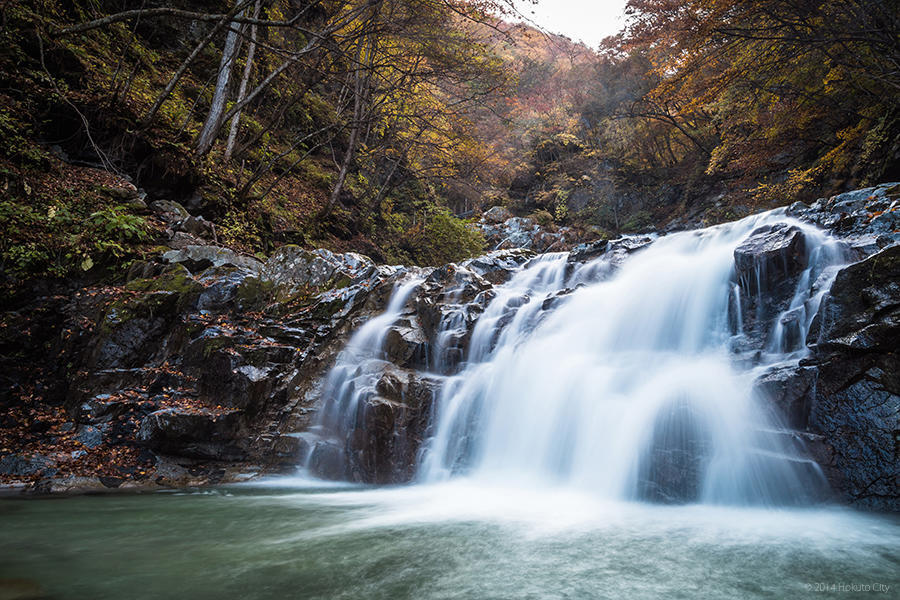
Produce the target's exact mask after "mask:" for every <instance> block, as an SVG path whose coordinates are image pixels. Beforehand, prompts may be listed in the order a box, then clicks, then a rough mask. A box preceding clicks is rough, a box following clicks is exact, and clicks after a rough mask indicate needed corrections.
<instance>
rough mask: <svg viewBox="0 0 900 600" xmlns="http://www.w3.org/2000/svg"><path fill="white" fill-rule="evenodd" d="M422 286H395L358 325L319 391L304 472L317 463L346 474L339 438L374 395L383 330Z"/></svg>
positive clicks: (383, 360) (335, 474)
mask: <svg viewBox="0 0 900 600" xmlns="http://www.w3.org/2000/svg"><path fill="white" fill-rule="evenodd" d="M421 283H422V280H421V279H412V280H409V281H406V282H403V283H401V284H398V285H397V286H395V288H394V291H393V293H392V295H391V299H390V302H389V303H388V307H387V309H385V311H384V312H383V313H382V314H380V315H378V316H377V317H375V318H373V319H370V320H369V321H367V322H366V323H365V324H363V326H362V327H360V328H359V329H358V330H357V331H356V333H354V334H353V336H352V337H351V338H350V341H349V342H348V343H347V346H346V347H345V348H344V349H343V350H342V351H341V353H340V354H339V355H338V358H337V361H336V363H335V366H334V367H333V368H332V369H331V370H330V371H329V373H328V376H327V378H326V380H325V385H324V388H323V390H322V397H323V398H324V400H325V401H324V403H323V406H322V409H321V410H320V411H319V413H318V415H317V417H316V421H315V423H314V425H313V426H312V427H311V428H310V429H309V431H308V432H307V435H306V437H307V452H306V456H305V458H304V461H303V462H304V463H305V465H306V466H307V467H309V466H311V464H312V463H313V462H318V463H320V466H319V469H318V470H319V471H321V472H327V473H330V474H331V475H332V476H333V478H337V479H340V478H343V476H344V475H345V471H346V465H345V464H344V457H343V453H344V448H343V446H344V443H343V442H344V439H345V438H346V437H347V435H348V434H349V432H350V431H352V430H353V428H354V425H355V423H356V421H357V418H358V415H359V407H360V404H361V403H362V402H363V401H365V399H366V398H367V397H369V396H371V395H372V394H373V393H374V388H375V384H376V383H377V381H378V378H379V377H380V376H381V374H382V373H383V367H384V366H385V365H386V364H387V362H388V361H387V357H386V356H385V353H384V342H385V338H386V336H387V334H388V330H389V329H390V327H391V326H392V325H393V324H394V323H395V322H396V321H397V319H398V318H399V317H400V315H401V313H402V312H403V309H404V307H405V306H406V303H407V301H408V300H409V298H410V296H411V295H412V293H413V291H414V290H415V289H416V287H417V286H419V285H421ZM321 463H327V464H325V465H322V464H321Z"/></svg>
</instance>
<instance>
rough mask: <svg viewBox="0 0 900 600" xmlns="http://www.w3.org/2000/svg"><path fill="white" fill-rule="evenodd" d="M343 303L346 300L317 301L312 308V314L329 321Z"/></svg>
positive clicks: (342, 306)
mask: <svg viewBox="0 0 900 600" xmlns="http://www.w3.org/2000/svg"><path fill="white" fill-rule="evenodd" d="M345 305H346V302H344V301H343V300H340V299H337V300H332V301H331V302H319V303H318V304H316V306H315V308H313V311H312V316H313V318H316V319H321V320H323V321H330V320H331V319H332V318H333V317H334V315H336V314H337V313H339V312H340V311H341V309H342V308H344V306H345Z"/></svg>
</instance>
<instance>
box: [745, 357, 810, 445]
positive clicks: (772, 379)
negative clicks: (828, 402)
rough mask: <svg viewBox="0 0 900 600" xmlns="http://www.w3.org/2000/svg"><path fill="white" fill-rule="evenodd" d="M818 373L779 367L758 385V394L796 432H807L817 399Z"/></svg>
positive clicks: (803, 368)
mask: <svg viewBox="0 0 900 600" xmlns="http://www.w3.org/2000/svg"><path fill="white" fill-rule="evenodd" d="M815 384H816V370H815V369H814V368H811V367H775V368H773V369H770V370H769V371H768V372H766V373H765V374H763V375H762V376H761V377H759V378H758V379H757V380H756V381H755V382H754V392H755V394H756V395H757V396H758V397H759V398H760V399H762V400H763V401H765V402H767V403H769V404H770V405H771V406H772V407H773V408H774V409H775V411H776V412H777V414H778V415H779V416H780V417H781V419H782V421H783V423H784V424H785V425H787V426H788V427H791V428H792V429H796V430H800V431H805V430H807V429H808V427H809V413H810V410H811V408H812V404H813V400H814V397H815Z"/></svg>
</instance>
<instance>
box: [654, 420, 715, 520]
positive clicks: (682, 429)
mask: <svg viewBox="0 0 900 600" xmlns="http://www.w3.org/2000/svg"><path fill="white" fill-rule="evenodd" d="M709 458H710V439H709V433H708V432H707V431H706V430H705V429H704V428H703V427H702V426H701V424H700V422H699V419H698V417H697V415H696V414H695V413H694V409H693V408H692V407H691V406H690V405H689V404H687V403H675V404H673V405H672V406H671V407H669V409H668V410H665V409H664V410H662V411H660V413H659V416H658V417H657V420H656V423H655V424H654V431H653V437H652V441H651V444H650V449H649V451H648V452H647V453H646V455H645V457H644V459H643V460H642V464H641V465H640V466H639V475H638V478H639V484H638V495H639V497H640V498H642V499H644V500H650V501H652V502H662V503H667V504H681V503H686V502H696V501H697V500H698V499H699V498H700V494H701V491H702V489H701V486H702V484H703V474H704V472H705V469H706V465H707V464H708V461H709Z"/></svg>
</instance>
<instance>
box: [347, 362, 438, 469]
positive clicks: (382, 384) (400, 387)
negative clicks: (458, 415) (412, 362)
mask: <svg viewBox="0 0 900 600" xmlns="http://www.w3.org/2000/svg"><path fill="white" fill-rule="evenodd" d="M440 386H441V382H440V380H438V379H432V378H428V377H422V376H421V375H420V374H418V373H416V372H415V371H406V370H402V369H397V368H396V367H387V369H386V370H385V373H384V374H383V375H382V377H381V378H380V379H379V380H378V382H377V383H376V385H375V392H376V393H375V394H373V395H371V396H370V397H369V398H368V399H367V400H366V401H365V402H364V403H362V404H361V405H360V407H359V410H360V415H359V419H358V422H359V426H358V428H357V429H356V430H355V431H353V432H352V433H351V435H350V437H349V440H348V442H347V445H348V447H347V453H348V458H349V461H348V462H349V465H348V466H349V471H350V473H351V477H352V478H353V479H355V480H357V481H365V482H368V483H380V484H386V483H403V482H408V481H410V480H411V479H412V477H413V476H414V475H415V471H416V466H417V458H418V454H419V450H420V448H421V445H422V442H423V441H424V440H425V438H426V437H427V428H428V424H429V422H430V416H431V410H432V406H433V404H434V400H435V398H436V397H437V394H438V392H439V390H440Z"/></svg>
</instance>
